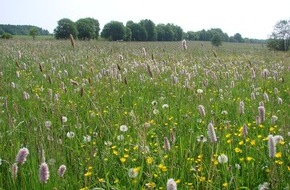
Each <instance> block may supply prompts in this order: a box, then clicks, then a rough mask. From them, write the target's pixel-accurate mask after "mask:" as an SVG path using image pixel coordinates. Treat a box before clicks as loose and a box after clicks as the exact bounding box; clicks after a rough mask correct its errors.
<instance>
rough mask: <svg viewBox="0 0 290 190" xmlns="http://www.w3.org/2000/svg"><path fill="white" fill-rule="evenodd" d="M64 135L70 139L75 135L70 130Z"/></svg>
mask: <svg viewBox="0 0 290 190" xmlns="http://www.w3.org/2000/svg"><path fill="white" fill-rule="evenodd" d="M66 136H67V138H69V139H72V138H74V137H75V133H74V132H72V131H69V132H67V133H66Z"/></svg>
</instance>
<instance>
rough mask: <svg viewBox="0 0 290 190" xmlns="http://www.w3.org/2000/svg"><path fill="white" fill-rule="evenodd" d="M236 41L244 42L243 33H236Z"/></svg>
mask: <svg viewBox="0 0 290 190" xmlns="http://www.w3.org/2000/svg"><path fill="white" fill-rule="evenodd" d="M234 41H235V42H239V43H242V42H244V39H243V38H242V35H241V34H240V33H236V34H235V35H234Z"/></svg>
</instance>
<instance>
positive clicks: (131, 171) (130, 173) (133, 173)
mask: <svg viewBox="0 0 290 190" xmlns="http://www.w3.org/2000/svg"><path fill="white" fill-rule="evenodd" d="M138 173H139V172H138V168H130V169H129V170H128V176H129V177H130V178H135V177H137V176H138Z"/></svg>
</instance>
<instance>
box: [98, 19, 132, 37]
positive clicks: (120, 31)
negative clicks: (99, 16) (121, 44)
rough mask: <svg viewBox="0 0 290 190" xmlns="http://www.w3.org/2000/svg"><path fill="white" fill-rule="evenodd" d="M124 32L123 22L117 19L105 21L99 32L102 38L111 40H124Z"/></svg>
mask: <svg viewBox="0 0 290 190" xmlns="http://www.w3.org/2000/svg"><path fill="white" fill-rule="evenodd" d="M125 34H126V28H125V26H124V24H123V23H122V22H118V21H111V22H110V23H107V24H106V25H105V26H104V28H103V30H102V32H101V36H102V37H103V38H105V39H108V40H113V41H117V40H124V37H125Z"/></svg>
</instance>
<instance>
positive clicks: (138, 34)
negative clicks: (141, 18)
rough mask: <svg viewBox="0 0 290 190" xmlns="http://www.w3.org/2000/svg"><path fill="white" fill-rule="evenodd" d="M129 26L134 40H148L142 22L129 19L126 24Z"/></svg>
mask: <svg viewBox="0 0 290 190" xmlns="http://www.w3.org/2000/svg"><path fill="white" fill-rule="evenodd" d="M126 27H127V28H130V31H131V33H132V36H131V40H132V41H146V40H147V38H148V34H147V31H146V29H145V27H144V26H142V25H141V24H137V23H134V22H133V21H128V22H127V24H126Z"/></svg>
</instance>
